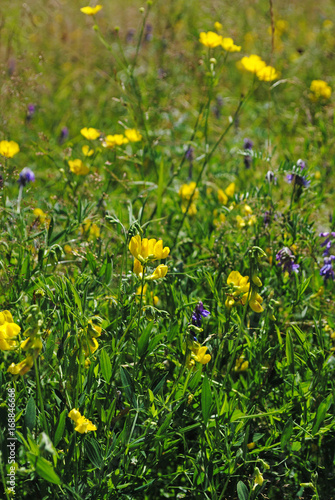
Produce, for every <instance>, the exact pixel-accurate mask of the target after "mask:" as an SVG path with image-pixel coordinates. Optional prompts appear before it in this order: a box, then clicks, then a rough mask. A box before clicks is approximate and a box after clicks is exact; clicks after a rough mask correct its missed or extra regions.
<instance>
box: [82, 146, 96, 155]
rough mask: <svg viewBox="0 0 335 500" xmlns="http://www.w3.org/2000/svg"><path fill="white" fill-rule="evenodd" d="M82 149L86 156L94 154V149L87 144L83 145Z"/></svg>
mask: <svg viewBox="0 0 335 500" xmlns="http://www.w3.org/2000/svg"><path fill="white" fill-rule="evenodd" d="M81 150H82V152H83V154H84V155H85V156H92V155H93V154H94V149H90V147H89V146H87V144H85V146H83V147H82V148H81Z"/></svg>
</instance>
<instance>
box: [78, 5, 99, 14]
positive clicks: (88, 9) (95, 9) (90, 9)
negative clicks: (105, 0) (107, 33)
mask: <svg viewBox="0 0 335 500" xmlns="http://www.w3.org/2000/svg"><path fill="white" fill-rule="evenodd" d="M101 9H102V5H96V6H95V7H90V6H88V7H82V8H81V9H80V10H81V12H82V13H83V14H86V15H87V16H94V14H96V13H97V12H99V10H101Z"/></svg>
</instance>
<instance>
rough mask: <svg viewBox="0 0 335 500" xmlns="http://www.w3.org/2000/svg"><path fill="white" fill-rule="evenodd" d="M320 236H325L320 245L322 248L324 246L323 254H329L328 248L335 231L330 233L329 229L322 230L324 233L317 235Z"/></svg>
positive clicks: (332, 240)
mask: <svg viewBox="0 0 335 500" xmlns="http://www.w3.org/2000/svg"><path fill="white" fill-rule="evenodd" d="M319 236H320V237H321V238H326V239H325V240H324V241H323V242H322V243H321V244H320V246H321V247H322V248H324V250H323V256H324V257H326V256H328V255H329V251H330V248H331V246H332V244H333V242H334V239H332V238H335V232H334V231H332V232H331V233H330V232H329V231H327V232H324V233H320V235H319Z"/></svg>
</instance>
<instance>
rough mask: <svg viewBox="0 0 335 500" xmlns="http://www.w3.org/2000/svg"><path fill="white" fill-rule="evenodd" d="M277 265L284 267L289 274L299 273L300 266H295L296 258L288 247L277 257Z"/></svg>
mask: <svg viewBox="0 0 335 500" xmlns="http://www.w3.org/2000/svg"><path fill="white" fill-rule="evenodd" d="M276 261H277V265H278V266H281V267H282V270H283V271H284V272H285V271H287V272H288V273H289V274H291V273H292V272H295V273H298V272H299V267H300V266H299V264H295V263H294V261H295V256H294V255H293V253H292V252H291V250H290V249H289V248H288V247H284V248H282V249H281V250H279V252H278V253H277V255H276Z"/></svg>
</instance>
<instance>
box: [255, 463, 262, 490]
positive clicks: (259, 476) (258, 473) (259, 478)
mask: <svg viewBox="0 0 335 500" xmlns="http://www.w3.org/2000/svg"><path fill="white" fill-rule="evenodd" d="M255 473H256V475H255V479H254V485H253V487H252V489H253V490H254V489H255V488H257V486H262V484H263V483H264V478H263V476H262V474H261V471H260V470H259V468H258V467H255Z"/></svg>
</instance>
